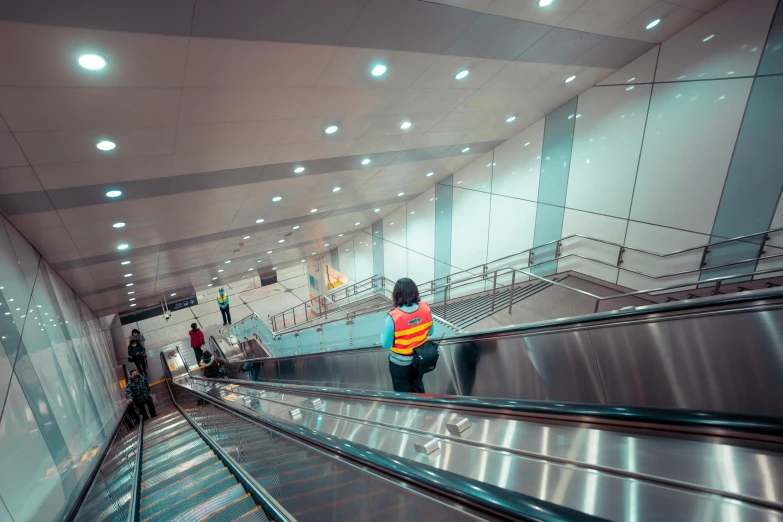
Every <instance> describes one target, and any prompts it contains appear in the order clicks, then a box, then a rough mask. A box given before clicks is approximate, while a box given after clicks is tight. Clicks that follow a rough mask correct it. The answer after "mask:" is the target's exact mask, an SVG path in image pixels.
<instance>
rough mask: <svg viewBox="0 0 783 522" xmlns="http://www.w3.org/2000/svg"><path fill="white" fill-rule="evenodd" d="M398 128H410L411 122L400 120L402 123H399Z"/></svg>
mask: <svg viewBox="0 0 783 522" xmlns="http://www.w3.org/2000/svg"><path fill="white" fill-rule="evenodd" d="M400 128H401V129H402V130H408V129H410V128H411V122H409V121H404V122H402V125H400Z"/></svg>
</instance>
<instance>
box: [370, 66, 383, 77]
mask: <svg viewBox="0 0 783 522" xmlns="http://www.w3.org/2000/svg"><path fill="white" fill-rule="evenodd" d="M386 70H387V67H386V66H385V65H383V64H382V63H379V64H378V65H376V66H375V67H373V68H372V70H371V71H370V74H372V75H373V76H375V77H378V76H383V75H384V74H386Z"/></svg>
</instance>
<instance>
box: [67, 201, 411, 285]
mask: <svg viewBox="0 0 783 522" xmlns="http://www.w3.org/2000/svg"><path fill="white" fill-rule="evenodd" d="M419 194H420V193H417V194H406V195H405V196H402V197H395V198H393V199H387V200H383V201H376V202H372V203H363V204H361V205H355V206H353V207H347V208H342V209H336V210H330V211H328V212H316V213H308V214H306V215H304V216H299V217H294V218H288V219H283V220H280V221H272V222H265V223H261V224H259V225H254V226H250V227H243V228H236V229H231V230H227V231H225V232H216V233H214V234H207V235H204V236H197V237H192V238H188V239H178V240H176V241H170V242H168V243H160V244H158V245H151V246H148V247H141V248H134V249H129V250H122V251H119V252H111V253H109V254H101V255H98V256H92V257H86V258H81V259H73V260H70V261H60V262H59V263H52V266H53V267H54V269H55V270H57V271H58V272H60V271H65V270H73V269H76V268H82V267H86V266H91V265H99V264H101V263H110V262H112V261H120V260H125V259H133V258H134V257H136V258H138V257H141V256H147V255H150V254H155V253H157V252H164V251H168V250H174V249H177V248H183V247H187V246H193V245H200V244H204V243H209V242H212V241H220V240H222V239H228V238H233V237H242V236H246V235H248V234H252V233H258V232H263V231H266V230H274V229H276V228H280V227H287V226H290V225H293V224H302V223H307V222H310V221H319V220H321V219H327V218H330V217H335V216H341V215H345V214H351V213H353V212H361V211H363V210H368V209H371V208H375V207H383V206H388V205H394V204H397V203H406V202H408V201H411V200H413V199H415V198H416V197H418V196H419ZM294 247H295V245H291V246H288V247H285V248H284V249H282V250H290V249H292V248H294ZM280 250H281V249H278V251H280ZM213 265H218V263H213Z"/></svg>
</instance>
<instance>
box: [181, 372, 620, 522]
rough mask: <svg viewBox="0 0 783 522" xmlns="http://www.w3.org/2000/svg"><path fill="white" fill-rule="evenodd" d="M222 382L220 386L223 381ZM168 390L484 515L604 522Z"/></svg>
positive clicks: (211, 399)
mask: <svg viewBox="0 0 783 522" xmlns="http://www.w3.org/2000/svg"><path fill="white" fill-rule="evenodd" d="M167 382H168V381H167ZM223 382H224V383H225V380H224V381H223ZM172 384H173V385H174V386H180V387H181V388H182V389H184V390H187V392H189V393H192V394H194V395H196V396H198V397H200V398H202V399H204V400H207V401H209V402H210V403H212V404H213V405H215V406H216V407H217V408H221V409H223V410H226V411H228V412H230V413H232V414H234V415H236V416H239V417H242V418H244V419H246V420H249V421H250V422H253V423H255V424H259V425H261V426H264V427H266V428H268V429H272V430H274V431H277V432H278V433H282V434H284V435H287V436H289V437H292V438H294V439H296V440H298V441H300V442H302V443H304V444H306V445H309V446H312V447H316V448H320V449H322V450H325V451H326V452H327V453H332V454H337V455H339V456H341V457H343V458H345V459H346V460H348V461H350V462H353V463H356V464H358V465H360V466H364V467H370V468H373V469H376V470H379V471H381V472H383V473H384V474H386V475H389V476H392V477H395V478H397V479H400V480H403V481H407V482H410V483H413V484H414V485H418V486H423V487H424V488H426V489H431V490H435V491H437V492H438V493H440V494H445V495H447V496H449V497H452V498H455V499H458V500H460V501H463V502H468V503H469V504H472V505H474V506H478V507H480V508H483V509H488V510H490V511H492V512H495V513H498V514H501V515H503V516H506V517H512V518H513V519H514V520H526V521H538V522H599V521H605V519H603V518H599V517H596V516H593V515H588V514H585V513H582V512H580V511H576V510H574V509H571V508H568V507H564V506H560V505H557V504H553V503H551V502H547V501H544V500H540V499H537V498H535V497H531V496H529V495H525V494H523V493H517V492H509V491H507V490H504V489H502V488H500V487H497V486H492V485H489V484H485V483H483V482H479V481H477V480H473V479H469V478H465V477H462V476H459V475H456V474H454V473H451V472H448V471H443V470H438V469H435V468H432V470H427V469H424V467H423V466H421V465H420V463H418V462H415V461H410V460H408V459H404V458H397V457H392V456H389V455H387V454H386V453H384V452H381V451H379V450H375V449H373V448H369V447H367V446H362V447H359V445H357V444H355V443H353V442H350V441H346V440H342V439H340V438H339V437H332V436H330V435H324V434H322V433H320V432H318V431H315V430H311V429H309V428H305V427H304V426H298V425H292V424H287V423H284V422H281V421H279V420H277V419H275V418H273V417H261V416H260V415H258V414H256V413H255V412H253V413H252V414H251V413H248V412H246V411H243V410H241V409H239V408H237V407H235V406H234V405H231V404H226V403H224V402H223V401H217V400H216V399H215V398H214V397H212V396H211V395H208V394H206V393H202V392H200V391H198V390H193V389H191V388H187V387H184V386H181V385H179V384H176V383H172ZM172 396H173V394H172Z"/></svg>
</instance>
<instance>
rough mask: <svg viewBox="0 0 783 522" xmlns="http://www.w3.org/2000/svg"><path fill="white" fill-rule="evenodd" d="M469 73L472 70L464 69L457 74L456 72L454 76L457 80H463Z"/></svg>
mask: <svg viewBox="0 0 783 522" xmlns="http://www.w3.org/2000/svg"><path fill="white" fill-rule="evenodd" d="M469 74H470V71H468V70H467V69H463V70H461V71H460V72H458V73H457V74H455V75H454V78H455V79H457V80H463V79H465V78H467V76H468V75H469Z"/></svg>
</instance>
